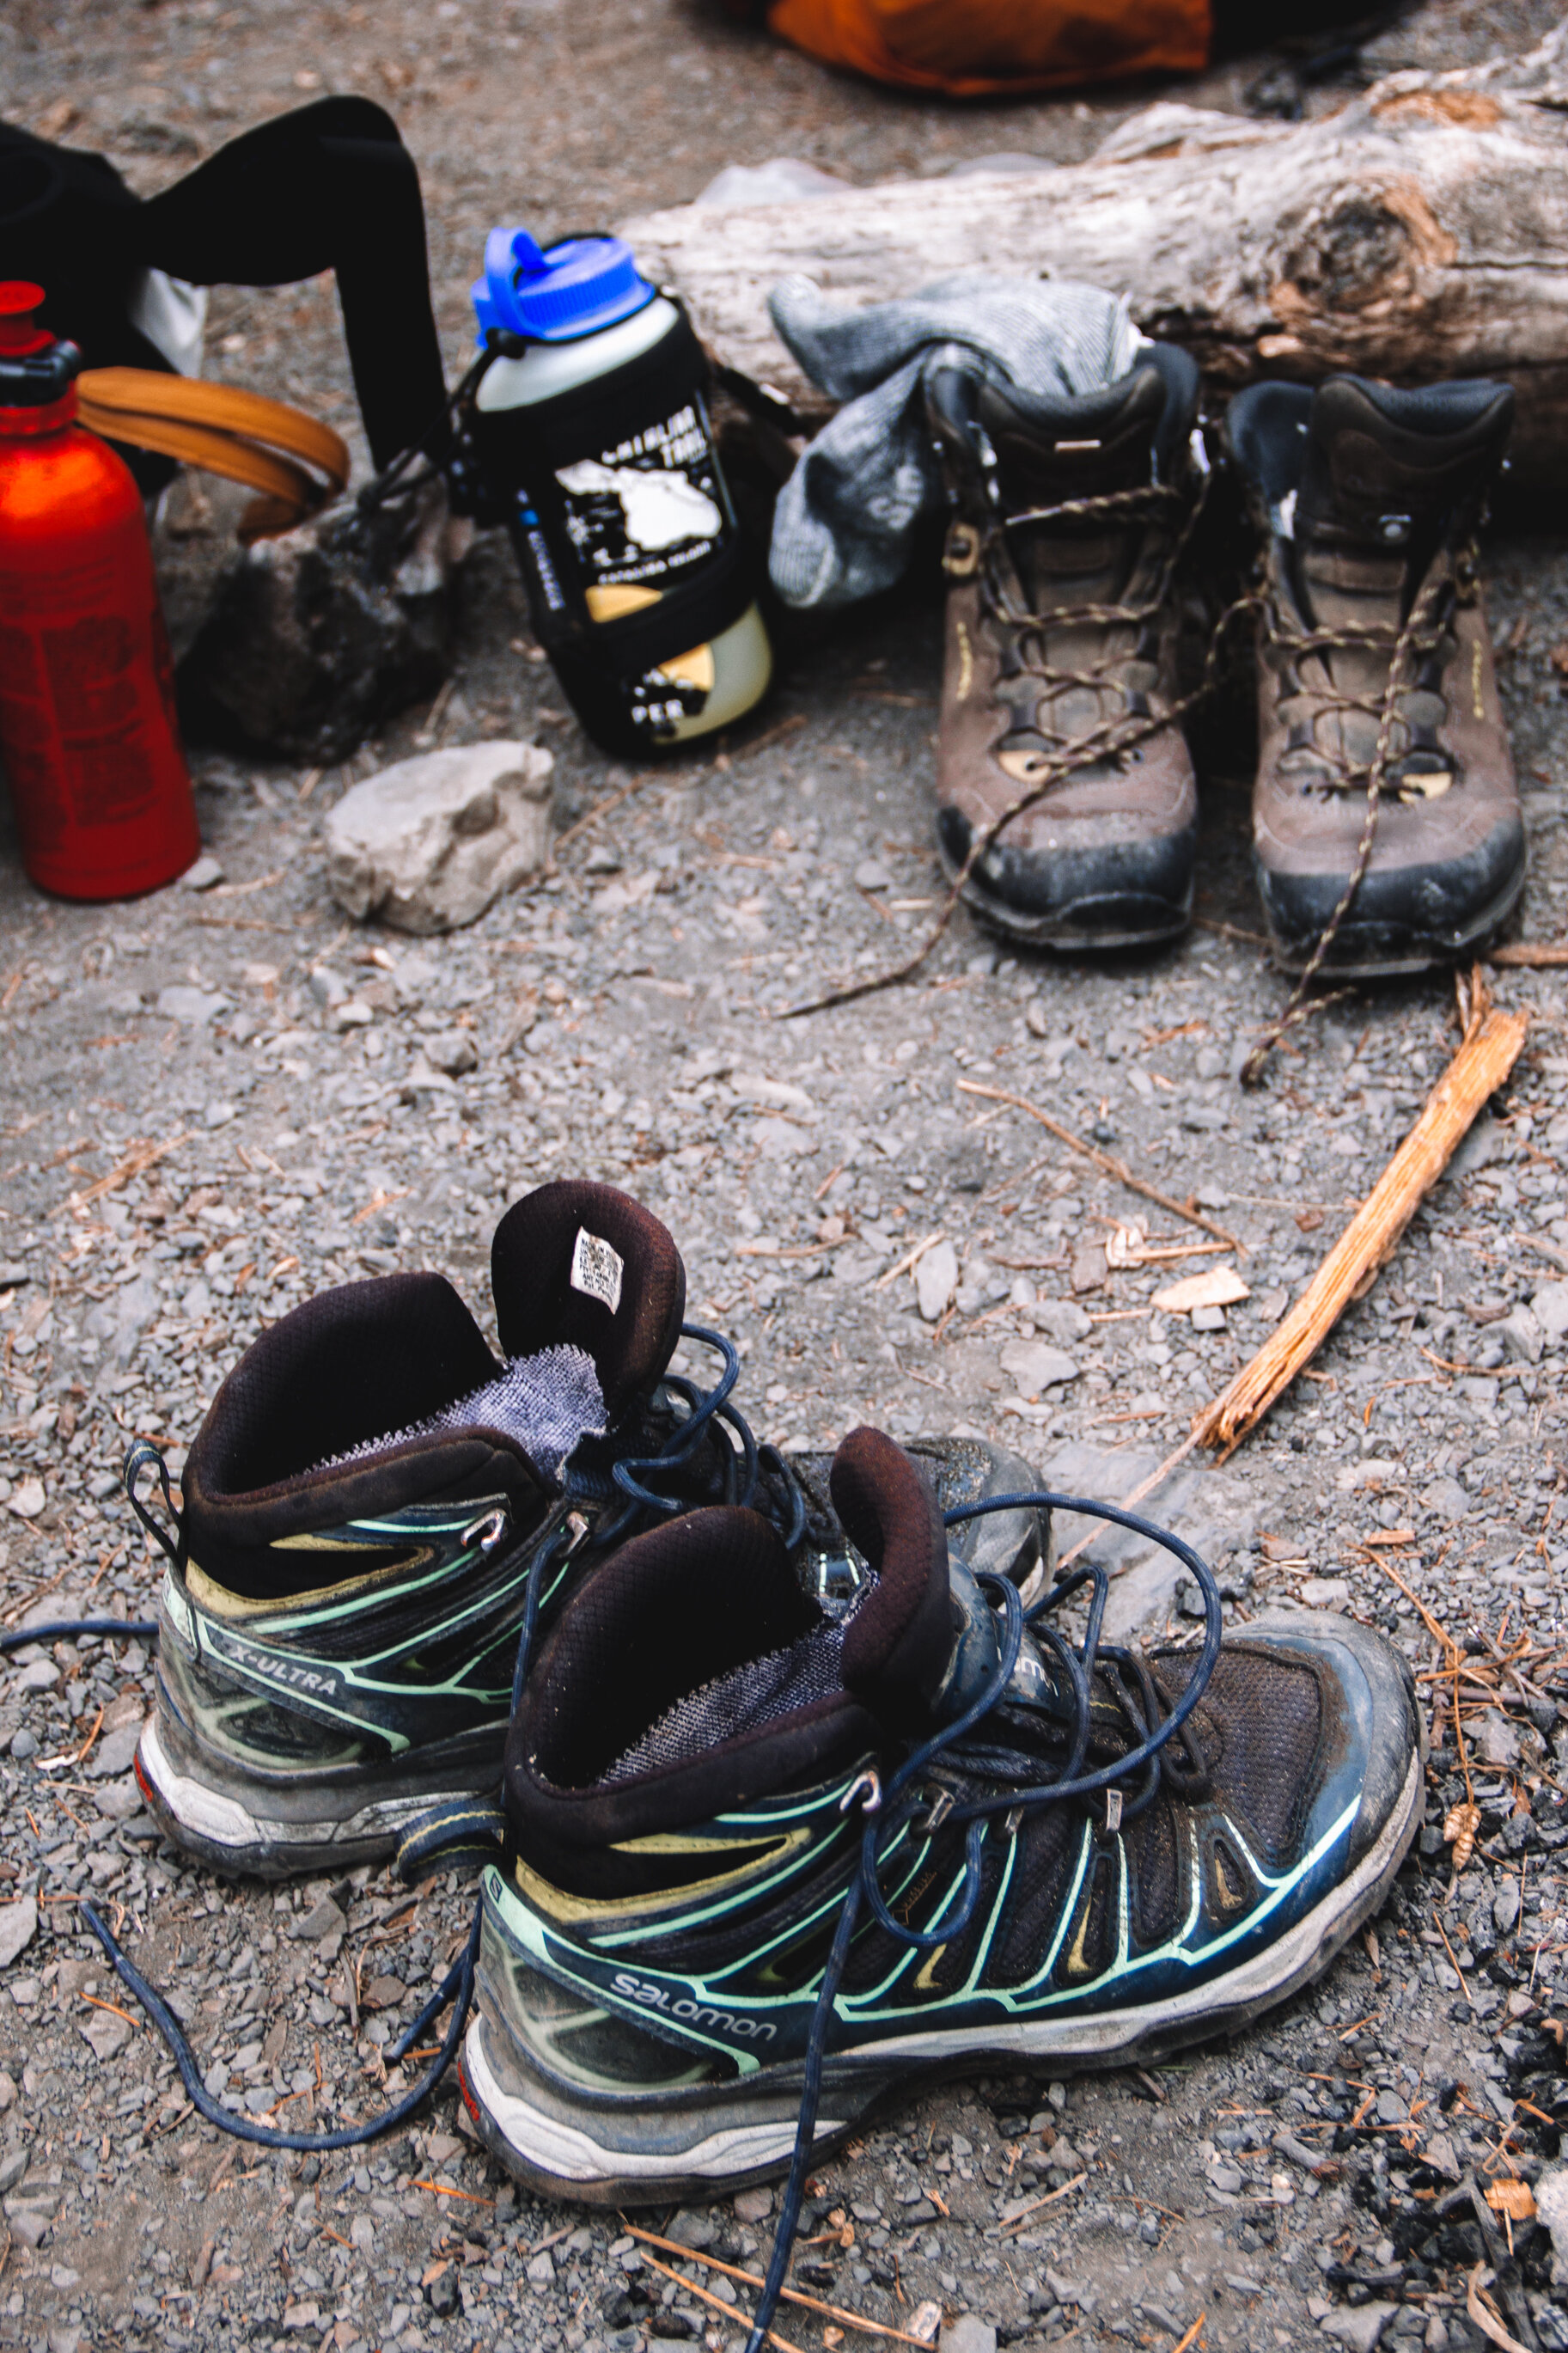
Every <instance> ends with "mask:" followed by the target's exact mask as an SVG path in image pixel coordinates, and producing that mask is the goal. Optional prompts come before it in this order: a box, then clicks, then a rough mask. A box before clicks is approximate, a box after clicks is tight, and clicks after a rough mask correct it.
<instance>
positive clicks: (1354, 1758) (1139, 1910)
mask: <svg viewBox="0 0 1568 2353" xmlns="http://www.w3.org/2000/svg"><path fill="white" fill-rule="evenodd" d="M832 1503H833V1506H834V1509H835V1512H836V1515H837V1520H838V1521H839V1522H840V1523H841V1524H842V1525H843V1526H844V1527H845V1528H846V1529H847V1531H848V1533H849V1535H850V1536H851V1537H852V1538H853V1540H854V1543H855V1545H856V1546H857V1547H858V1551H859V1553H860V1555H861V1556H863V1557H864V1559H865V1560H866V1562H867V1563H868V1565H869V1566H868V1574H867V1575H866V1576H865V1577H864V1578H863V1580H862V1581H861V1584H860V1587H859V1589H858V1592H856V1593H855V1594H854V1595H852V1596H851V1597H850V1598H849V1599H848V1601H847V1604H844V1603H837V1604H832V1603H829V1604H825V1603H824V1602H823V1601H822V1600H821V1599H820V1598H819V1596H818V1594H817V1593H816V1591H814V1590H812V1589H810V1588H809V1587H808V1585H807V1584H806V1583H805V1582H803V1580H802V1577H800V1575H799V1573H798V1568H797V1566H796V1565H795V1564H793V1563H792V1561H791V1560H790V1558H789V1557H788V1556H787V1555H786V1552H785V1549H784V1546H783V1545H782V1544H781V1542H780V1540H779V1538H778V1536H777V1535H776V1534H775V1532H774V1530H773V1528H772V1527H771V1526H769V1525H767V1524H766V1522H765V1521H763V1519H762V1518H760V1517H759V1516H758V1515H756V1514H753V1513H751V1512H748V1511H743V1510H733V1509H720V1510H705V1511H700V1512H697V1513H694V1514H690V1515H689V1516H688V1517H686V1518H684V1519H682V1520H679V1521H678V1522H675V1523H673V1524H672V1525H668V1526H665V1527H662V1528H659V1529H657V1530H655V1531H653V1532H651V1533H648V1534H647V1535H640V1536H638V1537H637V1538H635V1539H634V1540H633V1541H632V1542H630V1543H629V1544H627V1545H626V1546H624V1547H623V1549H622V1550H621V1551H620V1552H619V1553H618V1554H617V1555H616V1556H615V1557H614V1558H612V1559H610V1560H607V1561H606V1562H605V1563H604V1564H603V1565H602V1566H601V1567H598V1568H597V1569H596V1570H595V1573H594V1575H593V1576H592V1577H590V1579H589V1580H588V1581H587V1582H586V1583H585V1584H584V1586H583V1587H582V1588H581V1589H580V1590H579V1591H578V1593H577V1594H576V1595H575V1596H574V1599H572V1601H571V1602H570V1603H569V1604H568V1606H567V1608H566V1609H565V1610H564V1612H563V1615H562V1616H561V1618H560V1620H559V1621H558V1622H557V1624H556V1626H555V1628H554V1630H553V1632H552V1635H551V1637H550V1640H549V1641H548V1642H547V1644H546V1645H545V1646H544V1648H543V1650H542V1653H541V1655H540V1658H539V1660H538V1662H537V1664H536V1666H535V1669H534V1672H533V1673H532V1675H531V1678H530V1681H529V1684H528V1687H527V1689H526V1690H525V1691H524V1693H523V1694H522V1696H521V1704H520V1706H519V1709H518V1713H517V1715H516V1717H515V1719H514V1721H513V1724H512V1727H511V1732H510V1737H509V1739H508V1744H507V1756H506V1776H505V1814H506V1820H507V1846H506V1850H505V1852H504V1855H503V1857H502V1859H501V1860H500V1861H499V1862H496V1863H495V1864H494V1865H492V1866H491V1867H489V1869H487V1870H486V1872H485V1873H484V1874H483V1880H482V1903H483V1922H482V1936H481V1945H480V1959H479V1981H478V2015H477V2017H476V2019H475V2021H474V2022H473V2023H472V2024H471V2026H470V2027H469V2030H468V2039H467V2042H466V2044H465V2046H464V2055H463V2063H462V2065H463V2086H464V2094H465V2098H466V2100H467V2103H468V2108H469V2111H470V2114H471V2115H472V2116H473V2119H474V2121H475V2124H476V2126H477V2127H478V2129H479V2132H480V2133H481V2134H482V2135H483V2136H484V2137H485V2139H486V2140H487V2142H488V2143H489V2146H490V2147H491V2148H492V2150H493V2151H494V2152H495V2154H496V2155H497V2156H498V2157H499V2158H500V2159H501V2160H502V2162H503V2163H505V2164H506V2165H507V2166H508V2167H510V2169H511V2170H512V2171H513V2172H514V2173H515V2174H517V2175H518V2176H519V2177H520V2178H521V2179H522V2180H523V2181H525V2182H527V2183H528V2184H529V2185H530V2186H531V2188H533V2189H537V2190H540V2191H542V2192H544V2193H547V2194H550V2195H555V2196H569V2197H572V2198H575V2199H584V2200H592V2201H597V2202H603V2203H605V2204H618V2203H621V2202H622V2201H627V2202H631V2203H634V2204H635V2203H639V2202H653V2201H665V2200H688V2199H692V2198H703V2197H712V2196H714V2195H717V2194H719V2193H720V2192H722V2191H728V2190H731V2189H735V2188H736V2187H739V2186H742V2185H743V2184H746V2183H749V2182H752V2181H756V2180H758V2179H764V2178H766V2177H768V2176H770V2175H774V2174H777V2173H779V2172H781V2171H782V2170H783V2169H784V2168H785V2167H786V2166H790V2167H791V2168H792V2170H791V2177H790V2188H789V2190H788V2191H787V2192H786V2194H785V2200H784V2208H783V2210H782V2216H781V2223H780V2228H779V2231H778V2233H777V2238H776V2242H775V2251H774V2267H775V2269H776V2270H779V2276H780V2277H782V2269H780V2268H779V2267H780V2266H781V2265H782V2263H784V2262H786V2261H787V2257H788V2241H789V2238H790V2235H791V2232H792V2231H793V2226H794V2219H795V2212H796V2211H797V2210H798V2202H799V2194H800V2189H801V2185H802V2183H803V2181H804V2179H805V2174H806V2169H807V2168H808V2167H809V2165H810V2164H811V2162H812V2161H813V2160H814V2158H817V2159H819V2158H821V2156H822V2155H823V2154H824V2153H825V2151H826V2149H827V2148H828V2147H831V2146H832V2145H833V2144H835V2143H837V2142H839V2141H841V2140H842V2139H844V2138H845V2137H847V2135H849V2134H850V2133H852V2132H854V2131H857V2130H858V2129H860V2128H861V2127H862V2126H864V2124H865V2121H866V2119H867V2116H868V2113H869V2112H870V2111H871V2110H873V2109H874V2108H876V2107H878V2106H879V2105H883V2104H886V2103H889V2102H894V2101H899V2100H902V2099H905V2098H907V2097H908V2096H909V2094H910V2088H911V2086H912V2085H914V2084H916V2083H917V2082H918V2081H919V2079H920V2078H921V2076H922V2074H930V2073H936V2072H939V2071H940V2072H952V2071H954V2070H958V2069H963V2068H968V2067H973V2066H976V2065H983V2064H989V2063H994V2062H996V2061H1005V2062H1006V2063H1010V2064H1016V2063H1024V2064H1025V2065H1026V2066H1027V2065H1030V2064H1035V2065H1038V2066H1039V2067H1040V2068H1041V2069H1042V2070H1048V2071H1049V2072H1051V2073H1059V2072H1061V2071H1063V2070H1065V2069H1071V2068H1074V2067H1083V2066H1089V2065H1094V2066H1100V2065H1107V2064H1110V2065H1123V2064H1126V2063H1130V2062H1132V2061H1138V2060H1144V2061H1146V2060H1148V2059H1151V2058H1153V2057H1155V2056H1157V2055H1159V2054H1160V2053H1162V2052H1167V2051H1169V2050H1171V2049H1173V2048H1174V2047H1176V2046H1178V2045H1181V2044H1184V2043H1188V2042H1194V2041H1195V2040H1198V2039H1200V2038H1202V2037H1205V2036H1207V2035H1211V2034H1214V2033H1215V2032H1216V2031H1228V2030H1232V2029H1235V2028H1237V2027H1238V2026H1240V2025H1242V2024H1243V2023H1244V2022H1245V2021H1247V2020H1249V2019H1251V2018H1253V2017H1255V2016H1257V2015H1258V2012H1260V2011H1262V2010H1267V2009H1268V2007H1269V2006H1270V2005H1271V2004H1273V2003H1276V2002H1278V2001H1279V2000H1282V1999H1283V1998H1284V1997H1285V1996H1287V1995H1288V1994H1289V1993H1291V1992H1293V1991H1294V1990H1295V1989H1296V1988H1298V1987H1300V1986H1301V1985H1303V1984H1305V1983H1306V1982H1307V1981H1308V1980H1309V1979H1310V1978H1313V1977H1315V1976H1316V1975H1317V1974H1318V1972H1319V1971H1320V1970H1321V1969H1322V1968H1324V1967H1325V1966H1326V1965H1327V1963H1328V1962H1329V1960H1330V1959H1331V1957H1332V1956H1333V1954H1334V1953H1335V1952H1336V1951H1337V1950H1338V1948H1339V1947H1340V1946H1341V1945H1342V1944H1343V1943H1344V1941H1345V1939H1346V1938H1347V1937H1348V1936H1350V1935H1351V1934H1352V1931H1353V1930H1354V1929H1355V1928H1356V1927H1357V1926H1358V1925H1359V1924H1360V1923H1361V1922H1363V1920H1365V1919H1366V1918H1367V1917H1368V1916H1369V1915H1371V1914H1372V1913H1373V1912H1374V1911H1375V1910H1376V1908H1377V1906H1378V1905H1379V1904H1380V1903H1381V1902H1382V1900H1383V1897H1384V1894H1385V1892H1386V1890H1387V1888H1388V1886H1389V1883H1390V1882H1391V1880H1392V1879H1393V1877H1394V1873H1395V1872H1396V1870H1397V1869H1398V1867H1399V1864H1400V1862H1401V1861H1402V1859H1403V1857H1404V1855H1405V1851H1406V1849H1407V1847H1408V1846H1409V1843H1410V1841H1411V1840H1412V1838H1413V1837H1414V1836H1415V1831H1416V1829H1417V1827H1418V1825H1419V1823H1420V1820H1421V1816H1422V1807H1423V1799H1422V1753H1421V1736H1420V1729H1419V1722H1418V1717H1417V1714H1416V1709H1415V1694H1414V1690H1413V1686H1412V1682H1411V1676H1410V1672H1409V1670H1408V1668H1407V1667H1406V1666H1405V1662H1404V1661H1403V1660H1402V1659H1401V1658H1400V1657H1399V1656H1398V1655H1397V1654H1396V1653H1395V1652H1394V1651H1393V1650H1392V1649H1391V1648H1390V1647H1389V1645H1388V1644H1387V1643H1386V1642H1384V1641H1383V1640H1382V1639H1381V1637H1380V1636H1378V1635H1377V1634H1376V1633H1374V1632H1373V1631H1372V1630H1370V1629H1369V1628H1366V1627H1363V1626H1361V1625H1358V1624H1356V1623H1354V1622H1353V1621H1352V1620H1348V1619H1343V1618H1336V1617H1323V1616H1316V1615H1312V1614H1310V1613H1308V1612H1305V1611H1292V1612H1290V1613H1289V1614H1279V1615H1270V1616H1268V1617H1267V1618H1262V1619H1259V1620H1256V1621H1254V1622H1253V1623H1252V1624H1249V1625H1248V1626H1247V1628H1246V1630H1244V1631H1243V1632H1241V1633H1239V1634H1237V1635H1236V1636H1234V1637H1231V1638H1227V1639H1224V1640H1223V1641H1222V1625H1221V1612H1220V1605H1219V1599H1218V1595H1217V1591H1216V1589H1215V1584H1214V1580H1213V1578H1212V1577H1211V1576H1210V1574H1209V1572H1208V1570H1207V1568H1206V1567H1205V1565H1204V1563H1203V1562H1202V1561H1201V1560H1199V1559H1198V1557H1197V1556H1196V1555H1195V1554H1194V1553H1192V1552H1191V1550H1190V1548H1188V1547H1186V1546H1183V1545H1182V1544H1181V1543H1180V1542H1179V1540H1177V1539H1174V1538H1171V1537H1167V1536H1165V1535H1163V1533H1162V1532H1160V1531H1152V1533H1153V1534H1155V1535H1158V1536H1159V1537H1160V1540H1161V1541H1162V1542H1164V1543H1166V1544H1168V1545H1169V1546H1171V1548H1172V1549H1173V1550H1174V1551H1176V1552H1177V1553H1178V1555H1179V1556H1180V1557H1182V1558H1183V1559H1184V1561H1185V1563H1186V1564H1187V1566H1188V1567H1189V1568H1190V1570H1191V1572H1192V1573H1193V1574H1194V1576H1195V1577H1197V1578H1198V1581H1199V1584H1200V1586H1201V1588H1202V1589H1203V1592H1204V1595H1205V1610H1206V1625H1205V1633H1204V1635H1203V1638H1202V1640H1201V1641H1198V1642H1195V1643H1194V1645H1193V1646H1192V1647H1187V1648H1182V1647H1173V1648H1167V1649H1162V1650H1158V1651H1154V1652H1152V1654H1150V1655H1149V1656H1147V1657H1145V1656H1143V1655H1142V1653H1139V1652H1136V1651H1126V1650H1121V1649H1116V1648H1112V1647H1111V1646H1110V1645H1108V1644H1105V1643H1103V1642H1100V1641H1099V1640H1098V1630H1099V1626H1100V1620H1101V1616H1102V1613H1103V1609H1104V1602H1105V1579H1104V1573H1103V1571H1100V1570H1098V1569H1094V1570H1086V1571H1079V1572H1069V1574H1068V1576H1067V1577H1066V1578H1065V1579H1062V1580H1058V1582H1057V1583H1056V1584H1054V1585H1047V1586H1046V1587H1045V1589H1044V1590H1043V1592H1042V1593H1041V1595H1040V1598H1039V1599H1037V1600H1033V1601H1029V1600H1026V1599H1024V1598H1023V1597H1022V1596H1021V1595H1020V1593H1019V1591H1018V1588H1017V1586H1016V1582H1015V1581H1014V1580H1013V1579H1011V1578H1009V1577H1006V1576H1005V1575H999V1574H997V1573H996V1571H995V1570H994V1568H990V1567H982V1568H981V1569H980V1570H979V1571H978V1572H977V1574H971V1573H970V1571H969V1570H968V1569H967V1568H966V1567H965V1566H964V1563H963V1560H962V1558H961V1557H959V1556H957V1555H956V1554H955V1553H952V1552H950V1548H949V1544H948V1542H947V1541H946V1539H945V1537H944V1531H943V1528H942V1521H941V1518H940V1517H939V1515H938V1514H937V1512H936V1511H935V1509H934V1508H933V1505H932V1503H931V1489H930V1485H929V1483H928V1482H926V1481H924V1480H922V1479H921V1476H920V1475H919V1473H918V1472H917V1471H916V1469H915V1467H914V1465H913V1464H912V1463H911V1462H910V1460H909V1459H908V1457H907V1456H905V1455H904V1454H903V1453H902V1452H901V1451H900V1450H899V1449H898V1448H897V1447H896V1446H894V1445H893V1443H892V1442H891V1440H889V1439H886V1438H883V1437H881V1436H880V1435H879V1434H878V1433H877V1432H875V1431H871V1430H858V1431H857V1432H855V1433H854V1434H853V1435H852V1436H851V1437H850V1438H848V1439H847V1440H846V1441H845V1443H844V1445H843V1446H842V1447H841V1448H840V1450H839V1451H838V1454H837V1459H836V1461H835V1464H834V1469H833V1477H832ZM1053 1503H1054V1504H1062V1505H1070V1508H1071V1509H1073V1510H1075V1511H1082V1510H1091V1511H1092V1510H1094V1509H1095V1508H1096V1507H1095V1506H1093V1505H1092V1504H1084V1503H1083V1502H1082V1501H1080V1500H1079V1499H1074V1498H1065V1497H1045V1496H1028V1497H1025V1498H1022V1499H1016V1501H1015V1502H1014V1503H1013V1504H1010V1505H1005V1499H1003V1498H1000V1497H996V1496H992V1497H989V1498H986V1499H984V1504H983V1506H982V1510H981V1514H980V1515H981V1516H987V1515H989V1516H996V1517H1004V1518H1005V1516H1006V1515H1007V1512H1008V1511H1009V1510H1016V1509H1019V1508H1042V1507H1044V1506H1046V1505H1048V1504H1053ZM1004 1506H1005V1508H1004ZM961 1509H967V1510H969V1511H971V1512H973V1510H974V1506H973V1505H972V1506H966V1507H961ZM1104 1516H1107V1517H1110V1518H1112V1519H1118V1520H1121V1521H1122V1522H1123V1523H1124V1524H1126V1525H1133V1526H1141V1525H1144V1524H1142V1523H1140V1522H1137V1521H1133V1520H1131V1517H1130V1515H1128V1514H1121V1513H1118V1512H1112V1511H1106V1512H1105V1514H1104ZM961 1525H962V1523H961ZM1064 1612H1067V1613H1068V1619H1067V1620H1064ZM1073 1612H1079V1613H1082V1614H1081V1615H1080V1616H1079V1617H1078V1618H1076V1619H1073V1618H1072V1615H1071V1613H1073ZM1069 1624H1076V1625H1077V1628H1078V1631H1077V1633H1076V1635H1074V1634H1070V1633H1069ZM776 2284H777V2283H776V2281H774V2282H773V2286H775V2287H776ZM771 2293H772V2290H770V2294H771ZM766 2306H767V2299H764V2309H763V2310H762V2311H760V2312H759V2313H758V2315H757V2316H756V2320H755V2328H754V2330H753V2343H754V2342H755V2341H756V2330H758V2329H761V2328H763V2327H765V2326H766V2322H767V2317H768V2313H767V2309H766Z"/></svg>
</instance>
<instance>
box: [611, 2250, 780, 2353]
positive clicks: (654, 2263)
mask: <svg viewBox="0 0 1568 2353" xmlns="http://www.w3.org/2000/svg"><path fill="white" fill-rule="evenodd" d="M643 2261H644V2263H646V2264H647V2267H648V2269H649V2271H650V2272H658V2273H659V2274H661V2275H662V2276H663V2277H664V2278H665V2279H668V2280H673V2281H674V2282H675V2284H676V2285H677V2286H678V2287H683V2288H684V2289H685V2290H686V2293H687V2295H695V2296H699V2297H700V2299H701V2301H702V2302H703V2303H704V2304H710V2305H711V2306H713V2308H714V2310H715V2311H716V2312H721V2313H722V2314H723V2315H724V2316H725V2318H726V2319H727V2320H734V2319H736V2318H737V2317H739V2318H742V2319H743V2318H744V2315H743V2314H741V2315H737V2313H736V2311H735V2308H734V2306H733V2305H730V2304H726V2303H725V2301H724V2299H723V2297H722V2296H721V2295H714V2294H713V2292H712V2290H711V2288H706V2287H701V2286H700V2285H699V2284H698V2283H697V2281H696V2280H688V2279H682V2278H681V2276H680V2274H679V2272H678V2271H675V2270H673V2269H672V2268H671V2266H670V2265H669V2264H668V2263H660V2262H659V2261H658V2257H657V2256H655V2255H645V2256H644V2257H643ZM757 2284H758V2286H759V2287H760V2286H761V2285H762V2282H761V2281H760V2280H759V2281H758V2283H757ZM784 2294H785V2295H788V2294H789V2290H788V2289H787V2288H786V2289H785V2290H784ZM768 2343H769V2344H770V2345H776V2346H777V2347H778V2348H779V2353H800V2347H799V2346H798V2345H792V2344H791V2342H790V2340H789V2338H788V2337H781V2336H780V2335H779V2333H778V2330H777V2329H776V2328H770V2329H769V2331H768Z"/></svg>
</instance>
